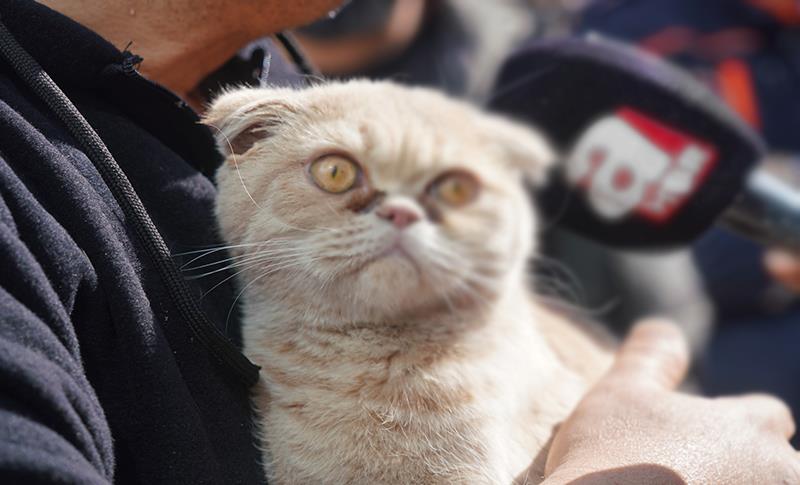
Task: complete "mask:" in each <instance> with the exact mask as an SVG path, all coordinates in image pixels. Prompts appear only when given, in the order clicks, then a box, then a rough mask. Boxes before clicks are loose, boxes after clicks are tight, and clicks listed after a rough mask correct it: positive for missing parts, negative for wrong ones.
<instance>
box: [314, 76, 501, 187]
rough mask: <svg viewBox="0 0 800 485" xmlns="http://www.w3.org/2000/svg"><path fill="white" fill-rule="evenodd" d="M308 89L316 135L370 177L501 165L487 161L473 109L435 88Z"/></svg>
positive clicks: (407, 177)
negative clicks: (344, 154)
mask: <svg viewBox="0 0 800 485" xmlns="http://www.w3.org/2000/svg"><path fill="white" fill-rule="evenodd" d="M309 94H310V95H309V97H308V100H307V102H308V103H309V106H310V108H311V110H312V112H314V113H315V115H316V116H317V118H316V119H317V122H316V123H315V126H314V127H313V128H312V129H313V130H315V131H316V135H318V140H320V142H321V143H328V144H332V145H334V146H332V148H336V149H337V150H341V151H343V152H346V153H348V154H350V155H351V156H353V157H354V158H356V159H357V161H358V162H359V163H361V164H362V165H364V166H365V168H366V169H367V170H368V171H369V172H370V173H371V175H372V176H373V177H374V178H375V179H378V180H380V179H385V180H386V181H387V182H388V181H398V180H404V181H412V180H418V179H424V178H425V177H426V176H429V175H431V174H435V173H436V172H439V171H443V170H447V169H449V168H454V167H459V168H468V169H471V170H473V171H476V172H484V173H486V172H495V171H497V169H499V167H500V166H501V164H492V163H491V160H487V158H491V157H492V156H494V152H493V150H492V148H493V147H492V144H491V140H490V139H489V137H487V136H486V134H485V133H483V132H482V130H481V129H480V115H479V114H478V113H477V111H476V110H474V109H473V108H471V107H469V106H467V105H466V104H464V103H459V102H456V101H452V100H450V99H447V98H445V97H444V96H441V95H439V94H438V93H434V92H431V91H428V90H421V89H408V88H400V87H398V86H394V85H391V84H381V83H351V84H347V85H336V86H331V87H328V88H325V89H320V90H318V91H317V92H316V93H314V92H312V93H309ZM493 165H494V169H493V168H492V166H493ZM487 175H489V174H487Z"/></svg>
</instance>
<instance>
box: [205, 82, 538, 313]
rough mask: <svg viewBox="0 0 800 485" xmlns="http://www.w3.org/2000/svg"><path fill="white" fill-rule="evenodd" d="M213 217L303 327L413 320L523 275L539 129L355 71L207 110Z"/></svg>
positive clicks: (265, 293)
mask: <svg viewBox="0 0 800 485" xmlns="http://www.w3.org/2000/svg"><path fill="white" fill-rule="evenodd" d="M205 121H206V123H207V124H209V125H210V126H212V127H213V129H215V131H216V132H217V135H218V136H217V140H218V143H219V147H220V150H221V151H222V152H223V154H224V155H225V156H226V163H225V164H224V166H222V167H221V168H220V170H219V172H218V174H217V182H218V185H219V197H218V203H217V216H218V220H219V226H220V229H221V232H222V235H223V237H224V238H225V239H226V240H227V242H228V243H230V244H231V245H233V246H234V249H233V253H234V256H235V257H238V259H237V260H236V261H237V262H238V263H239V267H238V269H243V270H244V271H243V272H242V277H241V284H242V285H250V286H248V289H247V294H248V295H249V297H250V298H256V299H258V298H260V297H263V298H268V299H270V301H272V302H273V303H275V302H278V303H280V304H281V305H282V306H283V308H284V309H289V310H295V311H296V312H297V314H298V315H302V318H304V319H306V321H310V322H316V323H318V324H327V325H336V324H346V323H354V322H357V323H363V322H376V321H380V322H392V321H398V322H399V321H403V320H404V319H406V320H413V319H414V318H416V317H421V316H424V315H425V314H427V313H430V312H434V311H447V309H448V308H449V307H451V306H452V307H456V308H459V309H464V308H472V307H475V308H477V307H480V306H483V305H484V304H485V303H487V302H491V301H492V300H493V299H495V298H497V296H498V295H499V294H501V293H502V292H503V291H504V289H505V288H506V287H508V285H510V284H520V283H521V282H522V279H521V278H523V274H524V268H525V263H526V259H527V257H528V256H529V255H530V253H531V251H532V250H533V244H534V242H533V241H534V236H535V217H534V215H533V214H532V211H531V207H530V201H529V199H528V196H527V193H526V190H525V188H524V180H525V179H527V180H530V181H534V182H536V181H538V180H541V179H542V177H543V176H544V173H545V170H546V168H547V165H548V164H549V163H550V160H551V155H550V152H549V149H548V147H547V145H546V143H545V142H544V141H543V140H542V139H541V137H540V136H539V135H538V134H537V133H535V132H533V131H531V130H529V129H526V128H523V127H521V126H519V125H516V124H514V123H511V122H509V121H506V120H504V119H501V118H498V117H494V116H490V115H487V114H484V113H482V112H480V111H479V110H478V109H475V108H473V107H470V106H469V105H467V104H465V103H462V102H458V101H454V100H451V99H448V98H446V97H445V96H443V95H441V94H438V93H436V92H434V91H431V90H427V89H420V88H414V89H412V88H406V87H400V86H397V85H395V84H392V83H385V82H367V81H351V82H347V83H332V84H322V85H317V86H314V87H310V88H307V89H304V90H291V89H242V90H236V91H232V92H228V93H226V94H224V95H222V96H221V97H220V98H218V99H217V100H216V101H215V102H214V103H213V105H212V106H211V108H210V110H209V112H208V114H207V117H206V120H205Z"/></svg>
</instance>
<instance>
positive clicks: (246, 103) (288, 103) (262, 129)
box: [201, 88, 298, 158]
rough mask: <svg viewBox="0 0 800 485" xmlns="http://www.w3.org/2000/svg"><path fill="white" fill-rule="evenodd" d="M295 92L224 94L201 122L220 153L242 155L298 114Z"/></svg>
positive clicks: (267, 90) (264, 90) (257, 90)
mask: <svg viewBox="0 0 800 485" xmlns="http://www.w3.org/2000/svg"><path fill="white" fill-rule="evenodd" d="M295 96H296V92H295V91H294V90H292V89H289V88H276V89H272V88H244V89H235V90H231V91H226V92H223V93H222V94H221V95H220V96H218V97H217V98H216V99H215V100H214V101H213V102H212V103H211V105H210V106H209V108H208V110H207V111H206V113H205V115H204V116H203V118H202V120H201V122H202V123H203V124H205V125H207V126H209V127H210V128H211V129H212V130H213V131H214V138H216V140H217V147H218V149H219V151H220V152H221V153H222V154H223V155H224V156H225V157H226V158H228V157H230V156H231V155H241V154H243V153H245V152H246V151H248V150H249V149H250V148H252V147H253V146H254V145H255V144H256V143H258V142H259V141H262V140H265V139H267V138H269V137H270V136H272V135H273V134H274V133H275V130H277V129H278V127H279V126H280V125H281V124H282V123H284V122H286V121H287V120H288V119H289V118H290V117H292V115H294V114H297V112H298V109H297V103H295V102H294V98H295Z"/></svg>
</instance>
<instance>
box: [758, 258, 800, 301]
mask: <svg viewBox="0 0 800 485" xmlns="http://www.w3.org/2000/svg"><path fill="white" fill-rule="evenodd" d="M764 264H765V265H766V267H767V271H768V272H769V273H770V274H771V275H772V277H773V278H775V279H776V280H778V281H780V282H781V283H782V284H783V285H784V286H786V287H787V288H789V289H790V290H792V291H794V292H795V293H800V258H798V256H797V255H796V254H792V253H790V252H788V251H785V250H782V249H773V250H771V251H770V252H768V253H767V255H766V256H765V258H764Z"/></svg>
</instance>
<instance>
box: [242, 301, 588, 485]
mask: <svg viewBox="0 0 800 485" xmlns="http://www.w3.org/2000/svg"><path fill="white" fill-rule="evenodd" d="M520 304H523V305H527V302H520ZM256 307H259V305H255V306H254V307H253V308H251V309H249V310H248V311H247V312H246V314H247V315H259V314H260V315H264V314H265V313H263V312H262V311H263V310H265V309H264V308H256ZM519 312H520V309H519V308H517V309H516V312H515V313H516V314H517V315H523V316H518V317H515V318H509V319H505V320H504V321H498V322H493V324H492V325H491V326H486V327H485V328H483V329H478V330H473V331H470V332H468V333H466V334H465V336H464V338H463V339H462V340H460V341H458V342H457V343H456V344H448V345H442V344H441V343H438V342H435V341H434V343H431V344H428V345H426V344H420V343H419V342H417V343H416V344H414V345H409V343H408V342H404V343H401V342H403V340H402V339H399V338H392V336H391V335H390V334H387V333H378V334H376V333H374V332H371V331H368V330H363V331H352V332H347V333H339V332H330V331H309V330H303V329H302V328H298V325H297V324H296V322H290V321H285V322H281V321H280V318H279V319H278V320H277V321H276V320H271V322H270V324H269V328H268V327H267V326H265V325H264V322H263V319H262V321H258V318H251V317H248V318H246V319H245V329H244V331H245V334H244V336H245V351H246V353H247V354H248V355H249V356H250V357H251V358H253V359H254V360H255V361H256V363H258V364H259V365H261V366H262V369H263V370H262V376H263V377H262V381H261V382H260V384H259V387H258V389H257V391H256V395H255V396H254V404H255V407H256V413H257V416H258V420H259V425H260V427H261V430H262V435H261V439H262V443H263V445H264V447H265V449H264V460H265V467H266V469H267V473H268V475H269V476H270V478H271V480H272V481H271V483H277V484H283V483H298V484H299V483H331V484H340V483H365V484H366V483H369V484H377V483H470V484H473V483H502V484H511V483H513V482H514V480H515V479H520V478H521V477H522V476H523V474H524V473H525V472H526V470H529V471H530V474H529V476H527V483H538V482H539V481H540V479H541V476H540V474H541V469H542V467H543V463H544V451H543V450H545V448H546V445H547V443H548V440H549V439H550V437H551V435H552V431H553V427H554V426H555V425H556V424H557V423H558V422H560V421H561V420H563V419H564V417H566V415H567V414H568V413H569V411H570V410H571V409H572V407H573V406H574V405H575V403H576V402H577V400H578V399H579V398H580V396H581V395H582V394H583V392H584V391H585V388H586V386H587V380H586V378H585V377H584V376H581V375H579V373H578V372H575V371H574V370H572V369H570V368H569V367H568V366H567V365H566V364H565V363H564V362H563V361H562V359H561V358H559V356H558V355H557V350H554V349H553V348H552V347H551V346H550V345H549V344H548V341H547V339H546V338H545V336H544V335H543V333H544V332H546V331H548V330H547V329H546V328H542V327H541V326H539V325H537V324H536V322H535V321H533V319H535V318H536V316H535V314H534V312H533V311H532V309H531V311H530V312H527V311H522V312H521V313H519ZM272 314H273V315H274V314H275V312H272ZM525 315H526V316H527V317H529V318H525V317H524V316H525ZM430 323H431V324H432V325H434V324H435V322H430ZM279 328H283V329H287V330H285V331H281V330H276V329H279ZM288 329H291V330H288ZM584 358H586V356H584Z"/></svg>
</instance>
